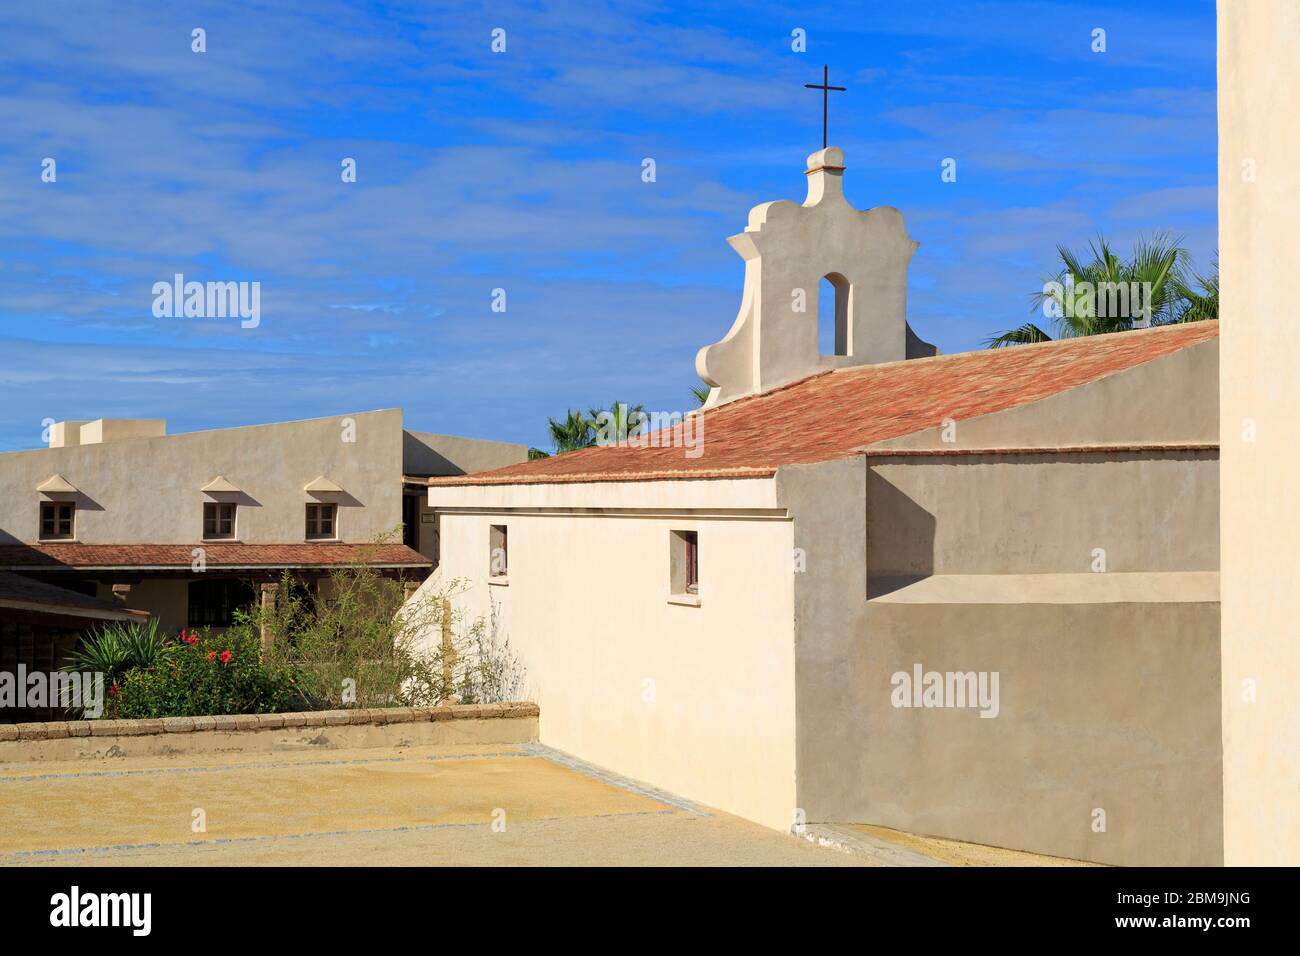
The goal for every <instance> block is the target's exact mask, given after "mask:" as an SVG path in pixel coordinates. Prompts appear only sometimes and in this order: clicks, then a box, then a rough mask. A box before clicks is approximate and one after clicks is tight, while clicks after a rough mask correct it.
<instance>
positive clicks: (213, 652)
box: [208, 651, 217, 660]
mask: <svg viewBox="0 0 1300 956" xmlns="http://www.w3.org/2000/svg"><path fill="white" fill-rule="evenodd" d="M216 656H217V652H216V651H208V660H212V658H214V657H216Z"/></svg>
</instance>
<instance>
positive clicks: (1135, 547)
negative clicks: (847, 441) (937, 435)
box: [867, 451, 1219, 593]
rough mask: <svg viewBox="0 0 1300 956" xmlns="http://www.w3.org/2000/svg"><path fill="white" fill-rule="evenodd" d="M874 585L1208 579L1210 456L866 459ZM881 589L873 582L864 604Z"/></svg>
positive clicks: (1213, 485)
mask: <svg viewBox="0 0 1300 956" xmlns="http://www.w3.org/2000/svg"><path fill="white" fill-rule="evenodd" d="M869 464H870V467H869V471H868V475H867V528H868V535H869V537H870V539H871V541H872V544H873V545H874V546H870V545H869V547H868V557H867V565H868V574H869V577H870V578H872V579H878V578H882V577H892V576H904V575H924V574H1049V573H1061V574H1071V573H1091V572H1092V568H1093V565H1094V563H1095V562H1096V561H1097V556H1096V555H1095V554H1094V552H1095V551H1096V550H1097V549H1101V550H1102V551H1104V552H1105V555H1104V557H1105V568H1106V570H1107V571H1120V572H1124V571H1215V570H1218V567H1219V539H1218V531H1217V529H1218V521H1217V512H1218V506H1219V463H1218V453H1217V452H1214V451H1187V452H1178V451H1149V452H1129V453H1107V454H1054V453H1044V454H1029V455H952V456H944V457H934V458H929V457H924V458H872V459H870V460H869ZM878 583H879V582H878V581H876V580H872V581H871V582H870V586H871V588H872V591H873V593H874V592H875V591H876V586H877V584H878Z"/></svg>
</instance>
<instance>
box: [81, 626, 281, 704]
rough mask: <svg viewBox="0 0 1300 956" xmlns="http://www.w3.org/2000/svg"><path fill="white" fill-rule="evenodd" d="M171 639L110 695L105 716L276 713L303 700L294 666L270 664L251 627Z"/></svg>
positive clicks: (133, 671) (110, 689) (112, 689)
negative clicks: (154, 658) (264, 659)
mask: <svg viewBox="0 0 1300 956" xmlns="http://www.w3.org/2000/svg"><path fill="white" fill-rule="evenodd" d="M188 637H189V639H188V640H187V641H184V642H182V643H180V644H176V645H169V653H167V654H165V655H163V656H162V657H161V658H160V659H158V660H157V661H156V662H155V663H154V664H153V665H152V666H149V667H136V668H132V669H131V670H129V671H127V672H126V674H125V675H124V676H123V677H122V678H121V679H120V680H119V681H117V682H116V683H114V684H113V685H112V686H111V687H110V688H109V690H108V693H107V694H106V695H105V696H106V700H105V707H104V716H105V717H112V718H127V717H199V716H208V715H213V714H270V713H277V712H280V711H286V710H294V709H295V708H296V707H298V706H299V705H300V704H301V702H302V695H301V694H300V693H299V691H298V686H297V682H296V681H295V679H294V675H293V671H292V670H290V669H289V668H288V667H285V666H282V665H278V664H265V663H263V662H262V661H261V659H260V657H259V653H258V652H259V645H258V643H257V641H256V639H254V638H253V637H252V635H250V634H249V633H247V632H246V631H238V630H235V631H231V632H227V633H226V634H224V635H217V636H212V637H208V636H203V635H200V634H198V633H197V632H191V633H190V635H189V636H188Z"/></svg>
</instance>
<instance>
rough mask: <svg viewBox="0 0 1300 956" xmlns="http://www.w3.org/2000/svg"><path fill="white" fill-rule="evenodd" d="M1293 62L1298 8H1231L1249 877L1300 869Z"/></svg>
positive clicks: (1228, 468) (1237, 744)
mask: <svg viewBox="0 0 1300 956" xmlns="http://www.w3.org/2000/svg"><path fill="white" fill-rule="evenodd" d="M1297 63H1300V8H1297V6H1296V4H1295V3H1294V2H1293V0H1252V2H1249V3H1245V2H1237V0H1233V2H1222V0H1221V2H1220V3H1219V259H1220V265H1221V270H1222V271H1221V277H1222V302H1221V310H1222V316H1223V318H1222V322H1223V333H1222V340H1223V342H1222V349H1223V354H1222V365H1221V368H1222V378H1223V389H1222V399H1221V401H1222V406H1221V411H1222V423H1223V424H1222V428H1223V496H1222V521H1223V704H1222V706H1223V748H1224V761H1223V762H1224V767H1223V771H1224V773H1223V790H1224V856H1225V860H1226V862H1228V863H1229V864H1242V865H1249V864H1289V865H1293V866H1294V865H1296V864H1297V863H1300V638H1298V636H1297V629H1298V628H1300V559H1298V557H1297V542H1300V493H1298V491H1297V488H1298V487H1300V482H1298V480H1297V473H1298V472H1300V445H1297V441H1296V438H1297V434H1300V432H1298V431H1297V421H1300V374H1297V366H1298V364H1300V324H1298V323H1297V322H1296V321H1295V316H1294V311H1295V307H1294V304H1293V303H1294V295H1293V294H1292V290H1291V283H1292V282H1294V281H1295V277H1296V276H1297V275H1300V246H1298V245H1297V240H1296V230H1297V224H1300V123H1297V122H1296V120H1295V117H1296V116H1297V115H1300V70H1297ZM1252 430H1253V433H1254V434H1253V436H1252V435H1251V434H1250V433H1251V431H1252ZM1251 438H1253V440H1250V439H1251ZM1252 688H1253V689H1254V690H1253V694H1252V692H1251V691H1252Z"/></svg>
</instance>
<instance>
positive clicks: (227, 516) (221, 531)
mask: <svg viewBox="0 0 1300 956" xmlns="http://www.w3.org/2000/svg"><path fill="white" fill-rule="evenodd" d="M234 536H235V506H234V505H233V504H230V503H227V502H212V501H206V502H204V503H203V538H204V540H207V541H220V540H221V539H223V538H234Z"/></svg>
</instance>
